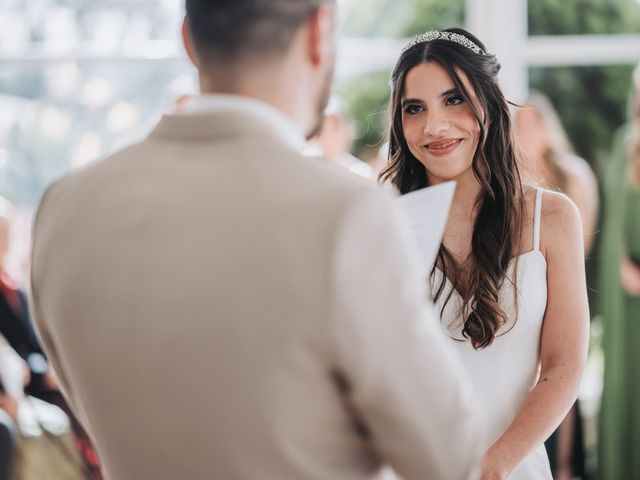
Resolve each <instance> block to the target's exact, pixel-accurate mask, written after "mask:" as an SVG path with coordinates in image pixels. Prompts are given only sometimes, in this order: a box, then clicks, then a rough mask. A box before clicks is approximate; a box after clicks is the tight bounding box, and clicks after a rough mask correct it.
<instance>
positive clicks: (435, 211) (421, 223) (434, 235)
mask: <svg viewBox="0 0 640 480" xmlns="http://www.w3.org/2000/svg"><path fill="white" fill-rule="evenodd" d="M455 189H456V182H455V181H451V182H445V183H441V184H439V185H435V186H433V187H427V188H422V189H420V190H416V191H415V192H410V193H407V194H405V195H402V196H401V197H398V199H397V200H396V201H397V202H399V203H400V205H401V206H402V210H403V211H404V212H405V213H406V215H407V219H408V220H409V226H410V228H411V232H412V233H413V238H414V239H415V241H416V245H417V249H418V251H419V252H420V255H421V257H422V260H423V262H424V268H425V269H426V271H427V272H430V271H431V269H432V268H433V264H434V263H435V261H436V258H437V256H438V250H440V244H441V243H442V236H443V235H444V229H445V227H446V225H447V218H448V217H449V208H450V207H451V201H452V200H453V193H454V192H455Z"/></svg>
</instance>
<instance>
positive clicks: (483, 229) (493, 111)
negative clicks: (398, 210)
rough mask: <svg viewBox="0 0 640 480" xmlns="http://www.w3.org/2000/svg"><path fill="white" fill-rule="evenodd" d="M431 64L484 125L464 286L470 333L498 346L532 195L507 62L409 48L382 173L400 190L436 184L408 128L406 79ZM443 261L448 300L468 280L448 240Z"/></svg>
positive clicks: (442, 45)
mask: <svg viewBox="0 0 640 480" xmlns="http://www.w3.org/2000/svg"><path fill="white" fill-rule="evenodd" d="M444 31H445V32H452V33H458V34H460V35H464V36H465V37H467V38H468V39H469V40H471V41H472V42H474V43H475V44H476V45H477V46H479V47H480V48H481V49H482V50H483V51H484V52H486V51H487V49H486V47H485V46H484V45H483V44H482V42H480V40H478V39H477V38H476V37H475V36H473V35H472V34H471V33H469V32H467V31H466V30H463V29H460V28H449V29H446V30H444ZM426 62H437V63H438V64H439V65H441V66H442V67H443V68H444V69H445V70H446V71H447V73H448V74H449V76H450V77H451V80H452V81H453V83H454V84H455V86H456V88H457V89H458V90H459V92H460V94H461V95H462V97H463V98H464V100H465V102H466V104H467V105H469V107H470V109H471V111H472V113H473V116H474V117H475V119H476V121H477V122H478V125H479V127H480V135H479V140H478V146H477V148H476V151H475V154H474V157H473V167H472V168H473V173H474V175H475V177H476V178H477V179H478V182H479V183H480V185H481V188H482V190H481V193H480V195H479V196H478V198H477V199H476V207H477V208H478V216H477V218H476V220H475V225H474V227H473V236H472V240H471V257H470V265H468V268H469V275H468V276H465V277H466V278H467V279H468V281H467V288H465V290H464V291H463V292H461V296H462V300H463V302H462V305H463V307H462V312H461V314H462V318H464V326H463V330H462V334H463V336H464V337H465V338H467V339H469V340H470V341H471V344H472V345H473V347H474V348H475V349H481V348H485V347H487V346H489V345H491V343H492V342H493V341H494V339H495V337H496V332H497V331H498V330H499V329H500V327H501V326H502V325H504V324H505V323H507V320H508V319H507V317H506V313H505V311H504V310H503V308H502V307H501V306H500V303H499V292H500V287H501V285H502V283H503V282H504V281H505V279H507V278H508V277H507V271H508V268H509V265H510V263H511V260H512V258H515V257H516V253H517V250H518V248H519V244H520V238H521V234H522V225H523V220H522V216H523V212H524V196H523V189H522V183H521V180H520V173H519V172H518V166H517V162H516V153H515V148H514V144H513V137H512V133H511V119H510V114H509V106H508V102H507V101H506V99H505V97H504V95H503V93H502V91H501V90H500V87H499V86H498V80H497V75H498V71H499V70H500V64H499V63H498V62H497V60H496V58H495V56H494V55H490V54H478V53H475V52H474V51H473V50H471V49H470V48H468V47H465V46H463V45H459V44H457V43H455V42H452V41H448V40H431V41H428V42H423V43H418V44H416V45H414V46H412V47H410V48H409V49H407V50H406V51H404V52H403V53H402V54H401V55H400V58H399V59H398V61H397V63H396V66H395V68H394V69H393V73H392V75H391V100H390V107H389V112H390V115H391V122H390V123H391V125H390V131H389V157H388V165H387V166H386V167H385V168H384V170H383V171H382V172H381V173H380V177H379V178H380V181H381V182H391V183H392V184H393V185H395V186H396V187H397V188H398V190H399V191H400V193H402V194H404V193H408V192H411V191H413V190H417V189H420V188H423V187H426V186H428V178H427V171H426V169H425V167H424V165H423V164H422V163H420V161H418V160H417V159H416V158H415V157H414V156H413V155H412V154H411V151H410V150H409V147H408V145H407V142H406V139H405V136H404V132H403V129H402V96H403V89H404V83H405V78H406V76H407V73H408V72H409V71H410V70H411V69H412V68H414V67H415V66H417V65H420V64H422V63H426ZM461 74H464V75H465V76H466V77H467V78H468V79H469V82H470V84H471V86H472V87H473V92H474V93H475V96H476V99H477V101H476V100H474V98H473V96H472V95H471V94H470V92H469V91H468V90H467V88H465V85H464V83H463V82H462V80H461ZM516 261H517V260H516ZM436 265H439V266H440V268H441V269H442V273H443V275H442V280H441V282H440V284H439V285H438V288H437V289H436V293H435V298H434V300H437V299H438V298H439V297H440V296H441V295H442V294H443V292H444V289H445V282H446V279H447V278H453V280H452V290H451V291H449V294H448V297H447V299H446V301H445V305H446V302H448V301H449V299H450V297H451V294H452V293H453V286H454V285H459V280H460V279H461V278H462V275H461V273H462V266H461V265H458V264H457V263H456V261H455V259H454V258H453V255H452V254H451V253H450V252H449V251H448V250H447V249H446V247H445V246H444V244H443V245H441V246H440V251H439V253H438V260H437V262H436ZM516 267H517V265H516ZM435 269H436V267H435V266H434V268H433V270H432V271H431V282H432V284H433V282H435V279H434V275H435ZM516 270H517V268H516ZM450 273H452V274H453V276H452V277H451V275H450ZM509 281H512V280H511V279H509ZM472 299H473V303H472V304H471V305H470V302H471V301H472ZM443 308H444V307H443Z"/></svg>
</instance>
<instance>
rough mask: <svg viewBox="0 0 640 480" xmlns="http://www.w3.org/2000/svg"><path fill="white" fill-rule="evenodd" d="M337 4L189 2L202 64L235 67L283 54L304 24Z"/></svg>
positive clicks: (321, 0)
mask: <svg viewBox="0 0 640 480" xmlns="http://www.w3.org/2000/svg"><path fill="white" fill-rule="evenodd" d="M334 1H335V0H186V7H187V22H188V24H189V28H190V30H191V37H192V41H193V44H194V47H195V49H196V52H197V54H198V57H199V58H200V60H201V61H202V62H204V63H235V62H236V61H238V60H246V59H247V58H250V57H257V58H265V57H266V58H268V57H271V56H274V55H277V54H278V53H282V52H284V51H285V50H286V49H287V47H288V46H289V44H290V43H291V41H292V39H293V36H294V35H295V33H296V31H297V30H298V28H299V27H300V26H301V25H302V23H303V22H304V21H305V20H306V19H307V18H309V17H310V16H311V15H312V14H313V13H314V12H315V11H316V10H317V9H318V8H319V7H320V6H322V5H323V4H325V3H333V2H334Z"/></svg>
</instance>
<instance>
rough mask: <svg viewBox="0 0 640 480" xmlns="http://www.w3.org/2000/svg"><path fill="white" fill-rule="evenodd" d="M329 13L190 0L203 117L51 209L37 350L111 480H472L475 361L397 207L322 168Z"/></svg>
mask: <svg viewBox="0 0 640 480" xmlns="http://www.w3.org/2000/svg"><path fill="white" fill-rule="evenodd" d="M334 10H335V5H334V2H333V1H329V0H235V1H222V0H220V1H212V0H187V17H186V21H185V24H184V32H183V33H184V41H185V45H186V49H187V52H188V54H189V57H190V58H191V60H192V61H193V63H194V64H195V65H196V67H197V68H198V71H199V76H200V84H201V88H202V96H201V97H200V98H199V99H197V100H196V101H195V102H193V103H192V104H191V105H190V106H189V108H188V109H187V111H186V112H184V113H182V114H180V115H168V116H165V117H164V118H162V119H161V121H160V123H159V124H158V125H157V126H156V127H155V129H154V130H153V131H152V132H151V133H150V135H149V136H148V137H147V138H146V139H145V140H144V141H142V142H141V143H139V144H137V145H133V146H131V147H129V148H127V149H125V150H123V151H121V152H119V153H116V154H115V155H113V156H111V157H109V158H107V159H106V160H103V161H101V162H98V163H96V164H94V165H92V166H90V167H88V168H86V169H83V170H80V171H76V172H74V173H72V174H70V175H68V176H67V177H65V178H63V179H62V180H60V181H58V182H56V183H55V184H53V185H52V186H51V187H49V189H48V190H47V191H46V193H45V195H44V197H43V199H42V203H41V205H40V208H39V211H38V215H37V219H36V222H35V233H34V235H35V237H34V250H33V264H32V300H33V306H34V314H35V317H36V321H37V326H38V329H39V333H40V335H41V338H42V341H43V342H44V345H45V346H46V350H47V353H48V354H49V355H50V358H51V362H52V363H53V365H54V366H55V369H56V372H57V373H58V375H59V377H60V382H61V383H62V385H63V387H64V392H65V394H66V396H67V397H68V399H69V401H70V403H71V404H72V405H73V407H74V409H75V411H76V412H77V413H78V416H79V417H80V418H81V419H82V420H83V421H84V423H85V424H86V427H87V429H88V430H89V432H90V433H91V435H92V437H93V439H94V440H95V444H96V446H97V449H98V452H99V455H100V457H101V460H102V462H103V464H104V467H105V469H106V473H107V477H108V478H110V479H114V480H148V479H154V480H163V479H167V480H169V479H171V480H175V479H180V478H184V479H223V480H227V479H229V480H231V479H323V480H324V479H364V478H370V477H371V476H372V475H374V474H375V473H376V471H377V470H378V468H379V467H380V465H382V464H384V463H389V464H391V465H392V466H393V467H394V469H395V470H396V471H397V472H399V474H400V475H401V476H402V477H403V478H405V479H406V480H411V479H425V478H430V479H462V478H467V477H468V476H469V474H470V473H471V472H472V471H473V469H474V466H475V463H476V461H477V460H478V459H479V455H480V453H481V452H479V451H478V449H477V447H476V445H477V442H476V438H477V434H478V418H477V417H476V416H475V415H474V414H473V412H474V408H473V405H472V403H473V398H472V395H471V392H470V391H469V390H468V387H467V384H468V382H467V381H466V379H465V377H464V375H463V373H462V372H461V367H460V365H459V364H458V360H457V358H456V357H455V356H454V355H453V354H452V353H451V351H450V350H449V348H448V346H447V345H446V342H445V339H444V338H443V335H442V333H441V331H440V327H439V324H438V320H437V319H436V316H435V315H434V312H433V310H432V307H431V306H430V305H429V304H427V302H426V301H425V300H424V298H425V297H426V290H425V284H424V278H423V277H422V276H421V275H420V273H419V272H417V271H416V268H415V267H416V266H417V265H418V264H419V261H418V259H417V258H416V256H415V254H414V252H413V250H411V249H410V248H408V245H407V240H406V238H407V231H406V227H405V225H404V223H403V222H402V221H401V219H400V218H398V214H397V213H396V212H395V210H394V205H393V202H392V201H391V200H390V199H389V198H388V197H387V195H386V194H385V193H383V192H382V191H379V190H377V189H375V188H372V187H369V186H367V185H362V184H360V183H358V181H357V180H354V179H352V178H350V177H347V176H345V175H344V174H341V173H339V172H337V171H334V170H332V169H331V168H330V167H328V166H326V165H324V164H322V163H318V162H315V161H312V160H310V159H308V158H304V157H303V156H302V155H301V154H300V150H301V148H302V147H303V145H304V140H305V136H309V135H311V134H312V133H313V132H314V131H315V130H316V129H317V128H318V123H319V121H320V118H321V113H322V111H323V109H324V107H325V104H326V101H327V96H328V94H329V90H330V84H331V77H332V71H333V66H334V59H335V53H336V52H335V31H334V29H335V11H334Z"/></svg>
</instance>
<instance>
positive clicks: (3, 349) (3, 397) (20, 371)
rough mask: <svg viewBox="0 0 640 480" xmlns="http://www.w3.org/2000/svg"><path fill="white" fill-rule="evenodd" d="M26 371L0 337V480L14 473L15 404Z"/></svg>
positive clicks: (16, 403)
mask: <svg viewBox="0 0 640 480" xmlns="http://www.w3.org/2000/svg"><path fill="white" fill-rule="evenodd" d="M26 371H27V370H26V365H25V364H24V361H23V360H22V359H21V358H20V357H19V356H18V355H17V354H16V353H15V351H14V350H13V349H12V348H11V346H9V344H8V343H7V341H6V340H5V339H4V337H2V336H0V480H8V479H10V478H12V477H11V475H12V472H13V470H14V468H13V467H14V464H15V460H16V451H17V448H16V447H17V438H18V435H17V426H16V421H17V417H18V404H19V401H20V399H21V398H22V397H23V390H24V383H25V380H26V378H27V377H28V375H25V374H26Z"/></svg>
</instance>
